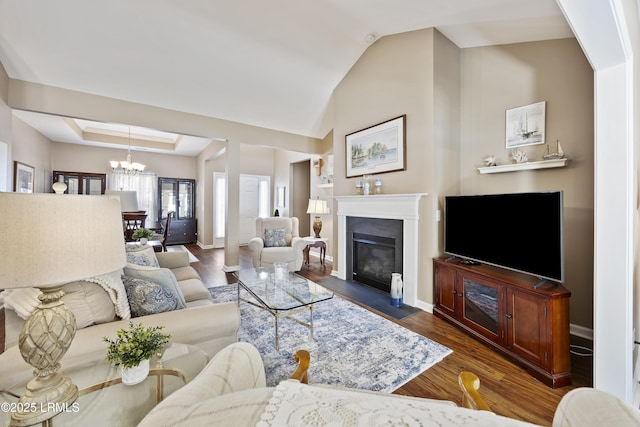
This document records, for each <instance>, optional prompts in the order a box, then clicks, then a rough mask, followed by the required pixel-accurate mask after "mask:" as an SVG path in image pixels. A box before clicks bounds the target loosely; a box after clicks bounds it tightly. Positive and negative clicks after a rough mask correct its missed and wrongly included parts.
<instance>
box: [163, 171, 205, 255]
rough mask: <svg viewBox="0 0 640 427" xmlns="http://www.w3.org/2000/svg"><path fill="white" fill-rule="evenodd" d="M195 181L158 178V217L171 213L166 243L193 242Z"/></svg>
mask: <svg viewBox="0 0 640 427" xmlns="http://www.w3.org/2000/svg"><path fill="white" fill-rule="evenodd" d="M195 196H196V181H195V180H194V179H183V178H158V218H159V220H160V221H161V222H162V223H165V221H166V219H167V215H171V222H170V226H169V233H168V236H167V244H181V243H194V242H195V241H196V240H197V238H196V218H195V212H196V200H195Z"/></svg>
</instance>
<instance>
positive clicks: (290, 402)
mask: <svg viewBox="0 0 640 427" xmlns="http://www.w3.org/2000/svg"><path fill="white" fill-rule="evenodd" d="M301 425H325V426H362V427H371V426H424V425H433V426H474V427H483V426H486V427H496V426H520V427H524V426H529V427H531V426H533V424H529V423H525V422H522V421H517V420H514V419H511V418H506V417H500V416H497V415H495V414H494V413H492V412H488V411H474V410H471V409H466V408H459V407H457V406H455V405H452V403H451V402H447V401H437V400H430V399H419V398H413V397H407V396H399V395H393V394H385V393H372V392H367V391H364V390H362V391H359V390H354V389H340V388H330V387H318V386H310V385H305V384H300V383H299V382H297V381H293V380H288V381H283V382H281V383H280V384H279V385H278V386H277V387H276V389H275V391H274V392H273V395H272V396H271V400H269V404H268V405H267V407H266V408H265V410H264V412H263V414H262V419H261V421H260V422H259V423H258V426H260V427H267V426H301Z"/></svg>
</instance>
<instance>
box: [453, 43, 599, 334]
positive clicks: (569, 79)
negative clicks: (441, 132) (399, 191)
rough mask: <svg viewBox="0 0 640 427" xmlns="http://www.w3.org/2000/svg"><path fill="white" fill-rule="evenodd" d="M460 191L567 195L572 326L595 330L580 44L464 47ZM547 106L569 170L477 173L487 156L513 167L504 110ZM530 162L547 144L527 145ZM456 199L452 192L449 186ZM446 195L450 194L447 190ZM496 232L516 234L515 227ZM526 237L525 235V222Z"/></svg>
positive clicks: (586, 97) (589, 164)
mask: <svg viewBox="0 0 640 427" xmlns="http://www.w3.org/2000/svg"><path fill="white" fill-rule="evenodd" d="M461 70H462V72H461V75H462V80H461V81H462V92H461V93H462V109H461V112H462V126H461V142H460V162H461V166H460V180H459V182H460V193H461V194H484V193H502V192H524V191H547V190H563V191H564V207H565V211H564V213H565V218H564V220H565V269H566V274H565V275H566V281H565V286H566V287H567V288H568V289H569V290H570V291H571V292H572V295H571V323H573V324H577V325H580V326H583V327H586V328H592V326H593V325H592V317H593V316H592V313H593V226H594V222H593V221H594V219H593V206H594V197H593V194H594V187H593V180H594V176H593V168H594V157H593V153H594V134H593V120H594V118H593V108H594V107H593V99H594V94H593V71H592V69H591V66H590V65H589V63H588V61H587V60H586V58H585V56H584V54H583V53H582V50H581V49H580V46H579V45H578V43H577V42H576V40H575V39H562V40H553V41H544V42H533V43H519V44H511V45H502V46H491V47H482V48H473V49H463V50H461ZM539 101H546V140H547V142H552V144H551V148H553V149H555V141H556V140H559V141H560V143H561V144H562V147H563V149H564V151H565V153H566V154H567V156H568V157H569V164H568V166H567V167H565V168H561V169H550V170H537V171H522V172H512V173H501V174H489V175H479V174H478V171H477V169H476V168H477V167H478V166H484V163H483V161H482V159H483V158H485V157H486V156H488V155H495V156H496V157H497V161H498V164H504V163H512V162H511V160H510V159H509V152H508V150H507V149H506V148H505V110H507V109H510V108H514V107H519V106H523V105H527V104H530V103H534V102H539ZM522 148H523V150H525V151H526V152H527V153H528V157H529V159H530V160H531V161H535V160H541V156H542V154H543V153H544V151H545V148H546V146H545V145H533V146H527V147H522ZM450 191H451V193H449V194H455V188H451V189H450ZM445 194H446V193H445ZM490 231H491V232H513V230H508V231H501V230H490ZM520 232H521V233H522V234H523V239H526V238H533V237H534V236H528V235H527V228H526V224H523V227H522V230H521V231H520Z"/></svg>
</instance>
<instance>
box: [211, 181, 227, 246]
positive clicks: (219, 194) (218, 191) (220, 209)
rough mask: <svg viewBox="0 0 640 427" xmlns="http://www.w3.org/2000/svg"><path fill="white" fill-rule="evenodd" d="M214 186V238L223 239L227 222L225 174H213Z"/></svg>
mask: <svg viewBox="0 0 640 427" xmlns="http://www.w3.org/2000/svg"><path fill="white" fill-rule="evenodd" d="M213 185H214V202H213V203H214V208H213V212H214V217H215V223H214V237H215V238H216V239H221V238H223V237H224V229H225V223H226V222H227V215H226V212H225V211H226V209H225V207H226V204H227V201H226V199H227V177H226V175H225V174H223V173H214V174H213Z"/></svg>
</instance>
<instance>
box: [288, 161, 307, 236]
mask: <svg viewBox="0 0 640 427" xmlns="http://www.w3.org/2000/svg"><path fill="white" fill-rule="evenodd" d="M290 171H291V173H290V175H289V176H290V182H289V186H290V188H291V195H290V203H291V214H290V215H291V216H295V217H297V218H298V221H299V229H298V231H299V233H300V236H301V237H305V236H309V235H311V220H310V219H309V218H310V216H309V214H308V213H307V206H308V204H309V197H310V194H311V188H310V187H311V160H309V159H307V160H303V161H301V162H296V163H291V169H290Z"/></svg>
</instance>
